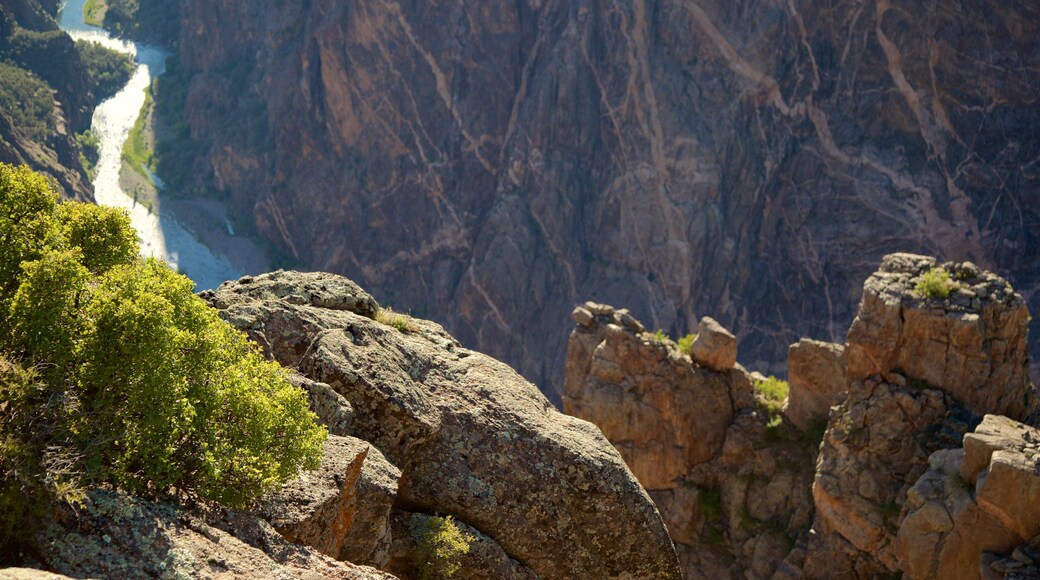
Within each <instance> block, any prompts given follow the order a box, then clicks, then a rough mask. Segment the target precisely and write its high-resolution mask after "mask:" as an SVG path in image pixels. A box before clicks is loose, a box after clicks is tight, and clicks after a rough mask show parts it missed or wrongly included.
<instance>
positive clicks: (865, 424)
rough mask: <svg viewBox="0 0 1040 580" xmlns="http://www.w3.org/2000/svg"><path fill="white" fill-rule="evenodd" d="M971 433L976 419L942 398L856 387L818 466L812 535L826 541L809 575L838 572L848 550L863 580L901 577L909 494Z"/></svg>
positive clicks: (875, 384) (875, 385)
mask: <svg viewBox="0 0 1040 580" xmlns="http://www.w3.org/2000/svg"><path fill="white" fill-rule="evenodd" d="M971 426H972V425H971V423H970V414H968V413H966V412H964V411H963V410H960V409H958V408H957V407H956V403H954V401H953V400H952V398H950V397H949V396H948V395H946V394H945V393H943V392H942V391H939V390H936V389H914V388H912V387H905V386H902V387H901V386H898V385H893V384H890V383H886V382H883V381H880V380H867V381H857V382H855V383H853V384H851V385H850V387H849V392H848V399H847V400H846V401H845V402H844V403H843V404H842V405H841V406H840V407H838V408H837V409H836V410H835V412H834V413H833V414H832V415H831V420H830V424H829V425H828V428H827V433H826V435H825V437H824V441H823V446H822V447H821V450H820V459H819V461H818V463H817V465H816V477H815V480H814V481H813V488H812V491H813V500H814V503H815V506H816V519H815V525H814V529H815V531H816V533H817V535H819V536H821V537H823V538H824V539H823V541H822V542H821V543H820V544H817V546H816V547H815V548H816V549H813V550H811V552H810V556H809V559H810V569H811V570H812V571H817V570H818V571H825V570H826V571H833V569H834V566H835V564H838V563H840V562H841V561H842V560H844V559H846V558H845V557H844V556H845V555H846V554H847V553H849V551H848V550H846V549H845V548H844V544H845V542H848V544H851V546H852V547H853V548H855V551H852V552H851V555H852V557H851V558H849V559H850V560H851V562H849V567H850V568H851V569H854V570H856V572H857V575H858V576H861V577H862V576H866V575H868V574H879V573H883V572H887V571H896V570H898V569H899V565H898V558H897V557H896V554H895V551H894V541H895V536H896V531H897V530H898V529H899V522H900V519H901V516H902V514H903V513H904V512H903V507H904V504H905V502H906V494H907V490H908V489H909V488H910V487H911V486H912V485H913V484H914V482H916V481H917V479H918V478H919V477H920V476H921V474H922V473H924V471H925V470H926V469H927V467H928V457H929V455H930V454H931V453H932V452H933V451H935V450H936V449H937V448H939V447H940V446H942V445H945V446H947V447H954V446H956V445H958V444H959V441H960V436H961V435H963V433H964V432H966V431H968V430H969V429H970V428H971ZM829 534H837V535H838V536H840V539H837V538H835V539H829V538H826V536H828V535H829ZM828 544H829V545H828ZM835 544H837V545H840V546H842V547H841V548H840V549H836V548H835V547H834V546H835ZM856 551H858V553H857V552H856ZM878 563H880V565H879V564H878ZM829 574H830V572H828V573H827V574H823V575H822V576H827V575H829ZM813 576H816V574H813Z"/></svg>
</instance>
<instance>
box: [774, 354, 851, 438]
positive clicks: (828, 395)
mask: <svg viewBox="0 0 1040 580" xmlns="http://www.w3.org/2000/svg"><path fill="white" fill-rule="evenodd" d="M787 378H788V383H789V384H790V387H791V392H790V395H789V396H788V399H787V405H785V406H784V417H785V418H787V420H789V421H790V422H791V423H792V424H794V426H796V427H798V428H799V429H801V430H803V431H804V430H807V429H809V428H811V427H812V426H813V423H814V422H818V421H824V422H825V421H826V420H827V416H828V415H829V414H830V409H831V406H832V405H836V404H837V403H838V402H840V401H839V399H840V398H841V397H842V396H843V395H844V393H845V347H844V345H840V344H834V343H830V342H820V341H818V340H810V339H807V338H803V339H802V340H799V341H798V342H796V343H794V344H792V345H791V348H790V349H789V350H788V351H787Z"/></svg>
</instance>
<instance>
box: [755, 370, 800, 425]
mask: <svg viewBox="0 0 1040 580" xmlns="http://www.w3.org/2000/svg"><path fill="white" fill-rule="evenodd" d="M754 387H755V394H756V395H758V401H759V404H761V405H762V406H763V407H764V408H765V411H766V415H767V417H768V419H767V421H766V437H767V438H769V439H771V440H775V439H778V438H779V429H780V426H781V424H782V423H783V417H782V416H781V415H780V410H781V409H782V408H783V406H784V402H785V401H787V396H788V394H789V393H790V391H791V387H790V386H789V385H788V384H787V381H783V380H780V379H778V378H776V377H773V376H771V377H768V378H766V379H761V380H756V381H755V383H754Z"/></svg>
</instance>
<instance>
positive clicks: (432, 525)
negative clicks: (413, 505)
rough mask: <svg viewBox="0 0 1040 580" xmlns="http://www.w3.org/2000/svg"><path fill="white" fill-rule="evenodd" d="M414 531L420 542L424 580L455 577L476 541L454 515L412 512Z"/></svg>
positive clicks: (420, 568) (419, 558)
mask: <svg viewBox="0 0 1040 580" xmlns="http://www.w3.org/2000/svg"><path fill="white" fill-rule="evenodd" d="M411 531H412V537H413V538H414V539H415V543H416V547H415V566H416V568H417V569H418V571H419V578H421V579H422V580H433V579H434V578H451V577H452V576H454V575H455V573H456V572H458V571H459V568H461V566H462V564H461V562H460V560H461V559H462V557H463V556H465V555H466V554H468V553H469V545H470V543H472V541H473V538H472V537H470V536H469V535H467V534H464V533H463V532H462V530H460V529H459V526H458V525H457V524H456V523H455V520H454V519H452V517H451V516H448V517H444V518H442V517H440V516H429V515H426V514H412V521H411Z"/></svg>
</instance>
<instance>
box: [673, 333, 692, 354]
mask: <svg viewBox="0 0 1040 580" xmlns="http://www.w3.org/2000/svg"><path fill="white" fill-rule="evenodd" d="M695 340H697V335H696V334H687V335H686V336H684V337H682V338H680V339H679V340H677V341H675V342H676V344H678V345H679V350H681V351H683V353H684V354H690V347H692V346H693V341H695Z"/></svg>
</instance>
